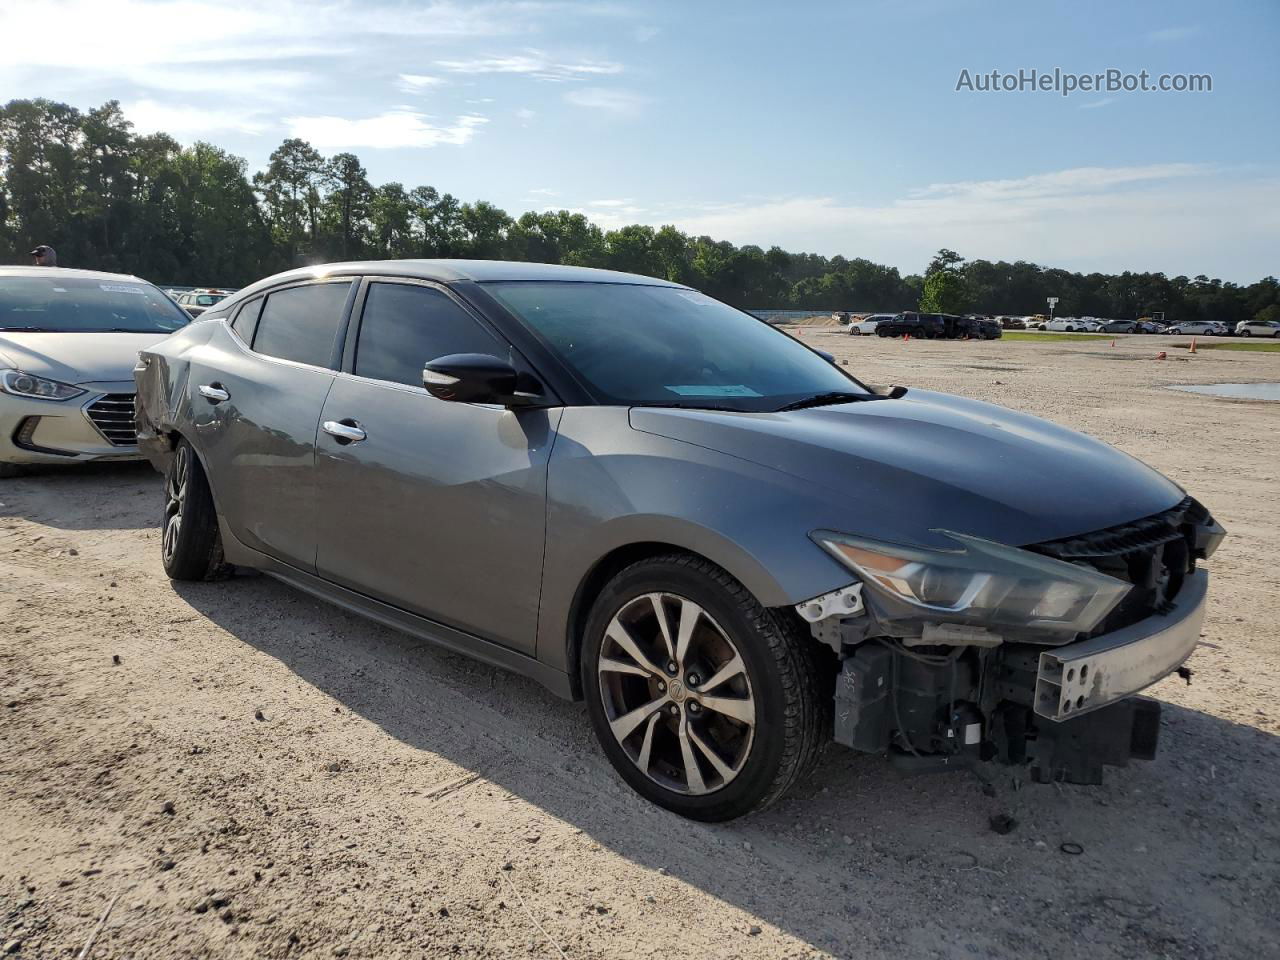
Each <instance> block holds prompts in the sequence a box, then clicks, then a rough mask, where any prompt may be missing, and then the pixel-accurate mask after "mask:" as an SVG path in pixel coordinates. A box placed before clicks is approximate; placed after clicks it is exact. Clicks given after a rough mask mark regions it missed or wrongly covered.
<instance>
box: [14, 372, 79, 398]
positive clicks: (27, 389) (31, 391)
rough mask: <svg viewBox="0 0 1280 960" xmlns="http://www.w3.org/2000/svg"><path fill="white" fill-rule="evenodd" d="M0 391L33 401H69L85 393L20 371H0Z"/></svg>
mask: <svg viewBox="0 0 1280 960" xmlns="http://www.w3.org/2000/svg"><path fill="white" fill-rule="evenodd" d="M0 391H3V392H5V393H11V394H13V395H14V396H15V397H30V398H32V399H34V400H70V399H72V398H74V397H78V396H81V395H82V394H84V393H85V392H86V391H84V390H81V389H80V388H79V387H73V386H71V384H69V383H62V382H61V381H58V380H50V379H48V378H47V377H37V376H36V375H35V374H32V373H23V372H22V371H21V370H0Z"/></svg>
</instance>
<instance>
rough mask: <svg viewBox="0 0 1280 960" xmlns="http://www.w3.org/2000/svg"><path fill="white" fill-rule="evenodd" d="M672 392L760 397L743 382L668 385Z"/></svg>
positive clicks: (714, 395) (695, 394)
mask: <svg viewBox="0 0 1280 960" xmlns="http://www.w3.org/2000/svg"><path fill="white" fill-rule="evenodd" d="M667 389H668V390H670V391H671V392H672V393H678V394H680V396H682V397H758V396H760V394H758V393H757V392H756V391H754V390H752V389H751V388H750V387H748V386H745V385H743V384H741V383H700V384H688V385H685V386H679V387H672V386H667Z"/></svg>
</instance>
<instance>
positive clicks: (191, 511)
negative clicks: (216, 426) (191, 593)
mask: <svg viewBox="0 0 1280 960" xmlns="http://www.w3.org/2000/svg"><path fill="white" fill-rule="evenodd" d="M160 559H161V562H162V563H163V564H164V572H165V573H166V574H168V576H169V578H170V579H171V580H222V579H224V578H226V577H227V576H229V575H230V574H231V567H229V566H228V565H227V563H226V562H225V561H224V560H223V558H222V536H221V534H220V533H219V532H218V513H217V510H215V509H214V506H213V494H212V493H210V492H209V481H208V478H206V477H205V475H204V467H203V466H202V465H201V463H200V458H199V457H197V456H196V452H195V450H194V449H192V447H191V444H190V443H188V442H187V441H186V440H180V441H178V446H177V447H176V448H175V449H174V451H173V457H172V459H171V460H170V461H169V469H168V470H166V471H165V476H164V519H163V521H162V524H161V528H160Z"/></svg>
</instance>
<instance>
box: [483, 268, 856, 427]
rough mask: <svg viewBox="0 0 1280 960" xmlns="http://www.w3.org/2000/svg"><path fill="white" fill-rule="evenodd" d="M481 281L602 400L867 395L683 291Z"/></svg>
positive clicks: (723, 402) (700, 403)
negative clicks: (485, 282)
mask: <svg viewBox="0 0 1280 960" xmlns="http://www.w3.org/2000/svg"><path fill="white" fill-rule="evenodd" d="M484 287H485V290H486V291H488V292H489V293H490V294H491V295H492V296H493V297H494V298H495V299H497V300H498V301H499V302H501V303H502V304H503V305H504V306H506V307H507V308H508V309H509V310H510V311H511V312H512V313H514V314H515V315H516V316H517V317H518V318H520V319H521V320H523V321H524V322H525V323H526V324H527V325H528V326H529V327H531V328H532V329H533V330H534V331H535V332H536V333H537V334H539V335H540V336H541V338H542V339H543V340H544V341H545V342H546V343H547V344H548V345H549V346H550V347H551V349H552V350H554V351H555V352H556V353H557V354H558V355H559V356H560V358H561V359H562V360H563V361H564V363H565V364H566V365H567V366H568V367H569V368H570V369H571V370H572V371H573V372H574V373H575V374H576V375H577V377H578V379H579V380H581V381H582V382H583V384H584V385H585V386H587V387H588V388H589V389H590V390H591V391H592V392H593V393H595V394H596V395H597V396H598V398H599V399H600V400H601V401H602V402H604V403H612V404H620V405H628V406H636V405H645V406H672V407H697V408H703V409H706V408H711V409H718V410H778V409H781V408H782V407H784V406H789V405H793V404H795V403H796V402H797V401H801V400H804V399H806V398H814V397H819V396H826V395H829V394H837V395H838V394H853V395H854V396H852V397H848V398H847V399H862V398H865V397H870V396H871V394H870V393H869V391H867V390H866V388H864V387H863V386H862V385H861V384H859V383H858V382H857V381H855V380H853V379H852V378H851V377H849V376H847V375H845V374H844V373H843V372H841V371H840V369H839V368H837V367H835V366H833V365H832V364H830V363H828V362H827V361H826V360H824V359H823V358H822V357H821V356H819V355H818V354H816V353H813V352H812V351H810V350H809V349H807V348H806V347H804V346H802V345H801V344H800V343H798V342H797V341H795V340H793V339H792V338H791V337H789V336H787V335H786V334H785V333H782V332H780V331H778V330H775V329H774V328H772V327H770V326H769V325H768V324H767V323H764V322H762V321H760V320H757V319H756V318H755V317H752V316H750V315H749V314H746V313H742V312H741V311H739V310H735V309H733V308H732V307H729V306H726V305H725V304H723V303H720V302H719V301H718V300H713V299H712V298H711V297H708V296H705V295H704V294H701V293H697V292H695V291H693V290H684V289H680V288H676V287H654V286H644V285H640V284H635V285H632V284H620V283H575V282H560V281H521V282H503V283H487V284H485V285H484ZM838 399H839V398H838V397H833V398H832V399H831V402H838Z"/></svg>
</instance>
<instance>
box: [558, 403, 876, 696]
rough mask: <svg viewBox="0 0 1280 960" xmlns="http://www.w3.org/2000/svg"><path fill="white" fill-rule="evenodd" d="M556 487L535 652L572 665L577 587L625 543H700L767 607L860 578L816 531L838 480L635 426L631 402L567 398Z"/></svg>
mask: <svg viewBox="0 0 1280 960" xmlns="http://www.w3.org/2000/svg"><path fill="white" fill-rule="evenodd" d="M547 492H548V502H547V531H548V534H547V545H546V551H545V555H544V562H543V571H544V572H543V584H542V603H541V607H540V612H539V618H538V646H537V653H538V659H539V660H541V661H543V662H544V663H546V664H547V665H548V666H552V667H555V668H556V669H560V670H564V671H566V672H567V671H568V670H569V669H570V665H571V662H572V655H571V653H572V647H573V644H574V643H576V641H577V639H578V638H576V637H575V636H573V630H574V614H575V612H576V610H575V600H576V599H577V597H578V593H579V589H580V588H581V587H582V585H583V584H584V583H585V582H586V581H587V580H588V578H589V576H590V575H591V573H592V571H593V570H595V569H596V567H597V565H598V564H599V563H600V562H601V561H602V560H603V559H604V558H606V557H608V556H609V555H610V554H611V553H614V552H615V551H618V550H620V549H624V548H627V547H630V546H633V545H636V544H662V545H667V546H671V547H673V548H678V549H681V550H686V551H689V552H692V553H696V554H699V555H700V556H703V557H705V558H706V559H708V560H710V561H712V562H713V563H715V564H717V565H719V566H721V567H723V568H724V569H725V570H726V571H728V572H729V573H730V574H731V575H732V576H734V577H735V578H736V579H737V580H739V581H740V582H741V583H742V584H743V585H744V586H745V587H746V588H747V589H748V590H750V591H751V593H752V595H753V596H755V598H756V599H757V600H759V601H760V603H761V604H762V605H764V606H767V607H779V606H789V605H792V604H796V603H800V602H801V601H803V600H808V599H810V598H811V597H815V596H818V595H819V594H823V593H827V592H830V591H832V590H836V589H838V588H840V587H842V586H845V585H847V584H848V583H850V582H851V581H852V579H853V578H852V576H851V575H850V574H849V572H848V571H847V570H845V568H844V567H842V566H841V565H840V564H838V563H837V562H836V561H835V560H834V559H832V558H831V557H830V556H829V555H828V554H827V553H826V552H825V551H824V550H821V549H820V548H818V547H817V546H815V545H814V543H813V542H812V541H811V540H810V539H809V537H808V534H809V531H811V530H815V529H823V528H828V527H830V526H831V525H832V523H833V522H834V518H837V517H839V516H841V515H842V513H844V512H845V511H842V510H841V508H840V505H839V502H838V500H837V499H836V495H835V494H834V493H833V492H832V491H830V490H828V489H825V488H821V487H818V486H817V485H815V484H810V483H805V482H804V481H801V480H798V479H797V478H795V477H792V476H790V475H788V474H784V473H782V472H781V471H777V470H772V469H770V468H768V467H763V466H760V465H758V464H753V463H750V462H747V461H745V460H741V459H738V458H736V457H731V456H728V455H726V454H722V453H719V452H716V451H713V450H708V449H706V448H704V447H699V446H696V445H694V444H690V443H685V442H683V441H680V440H673V439H670V438H667V437H661V436H657V435H655V434H650V433H644V432H641V431H637V430H633V429H632V428H631V427H630V425H629V423H628V417H627V410H626V409H625V408H615V407H570V408H567V409H566V410H565V415H564V417H563V418H562V419H561V422H560V428H559V431H558V433H557V436H556V440H555V445H554V446H553V448H552V452H551V458H550V462H549V464H548V478H547ZM585 601H586V602H588V603H589V602H590V598H589V597H588V598H585Z"/></svg>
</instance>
